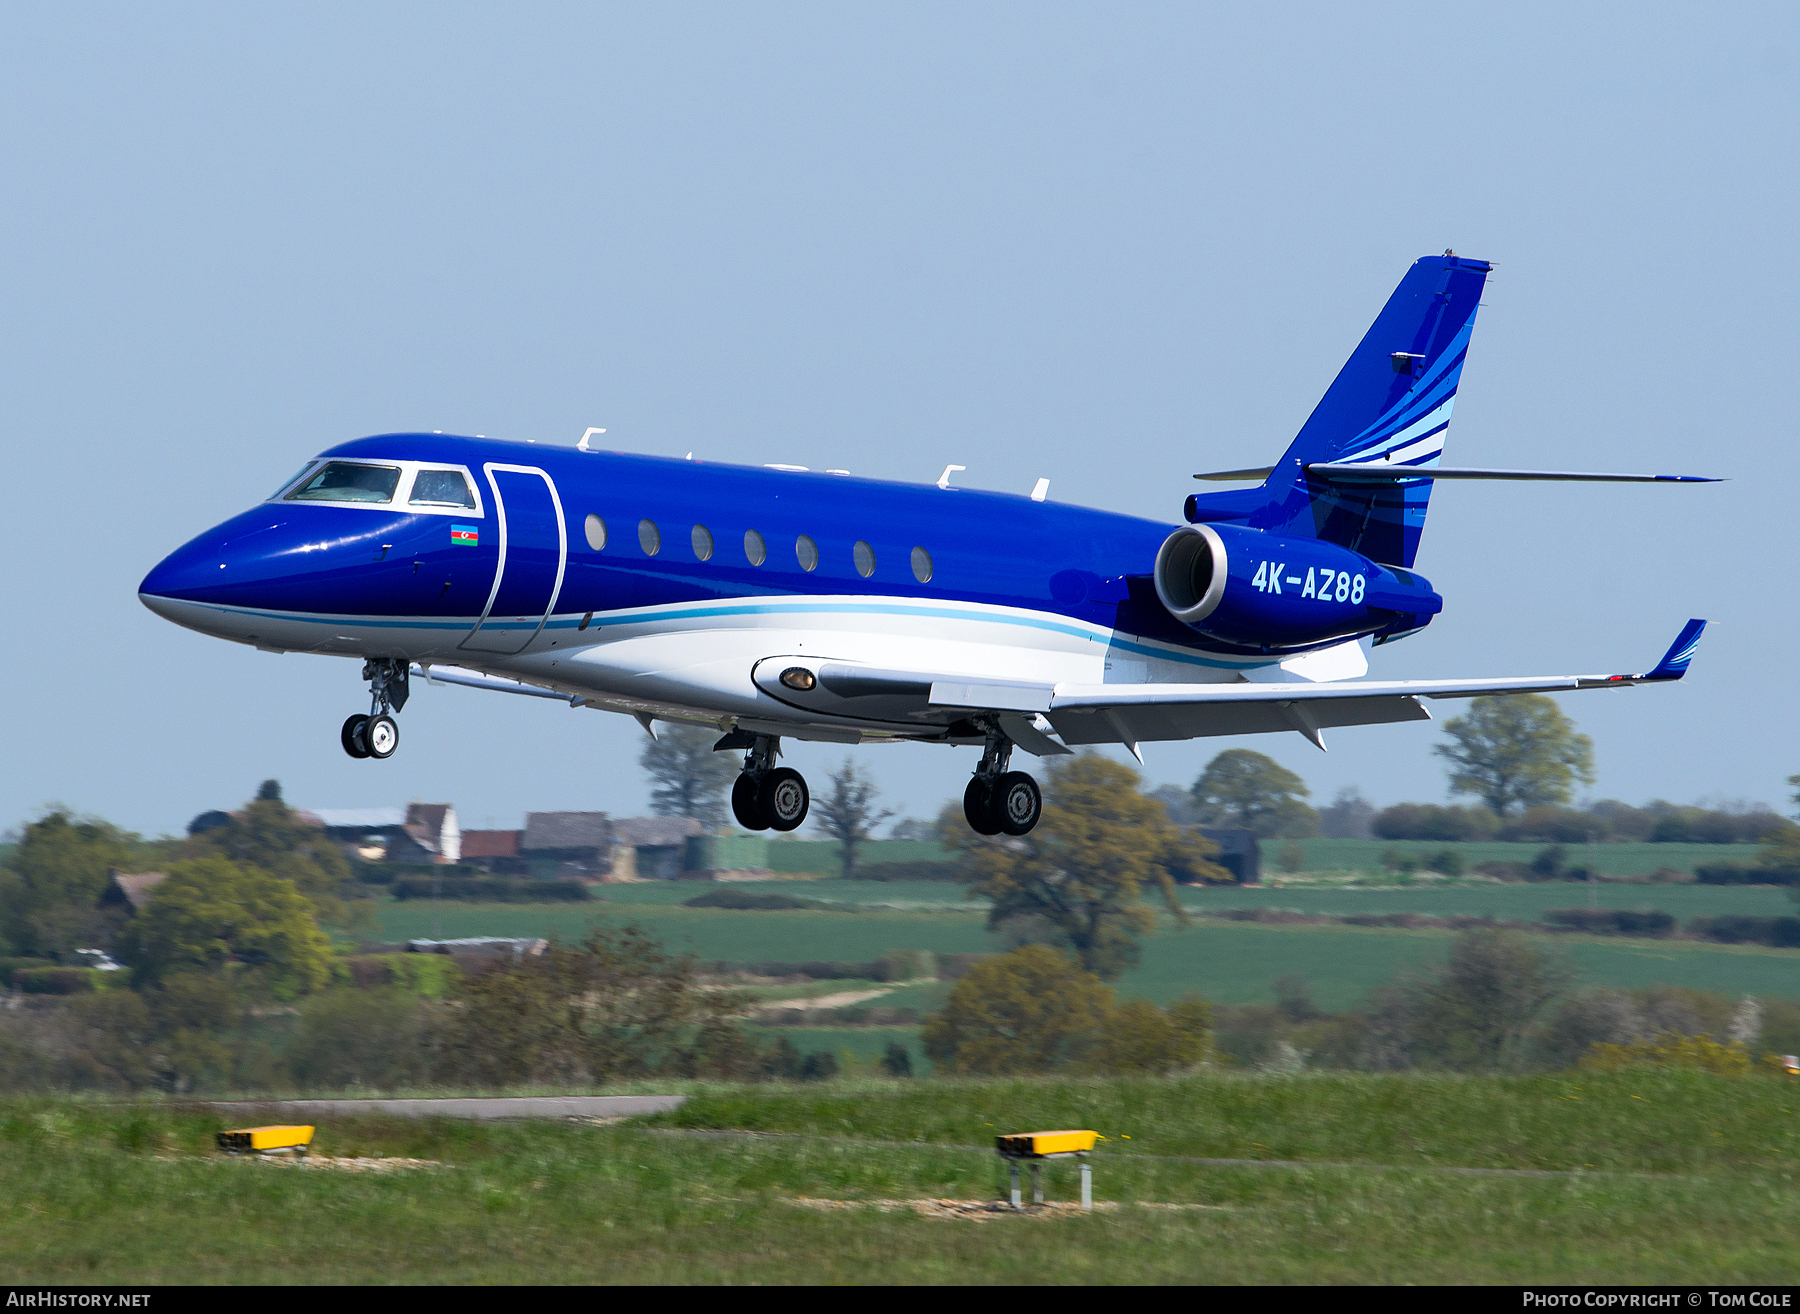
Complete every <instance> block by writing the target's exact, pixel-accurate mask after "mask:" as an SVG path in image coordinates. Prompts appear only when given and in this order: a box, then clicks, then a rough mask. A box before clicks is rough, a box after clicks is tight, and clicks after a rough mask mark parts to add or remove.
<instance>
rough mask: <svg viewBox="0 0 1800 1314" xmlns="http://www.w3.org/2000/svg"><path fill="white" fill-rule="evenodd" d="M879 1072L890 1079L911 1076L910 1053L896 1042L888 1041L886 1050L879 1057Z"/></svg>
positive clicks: (911, 1063)
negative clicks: (885, 1074)
mask: <svg viewBox="0 0 1800 1314" xmlns="http://www.w3.org/2000/svg"><path fill="white" fill-rule="evenodd" d="M881 1070H882V1071H883V1072H885V1073H887V1074H888V1076H890V1077H910V1076H912V1074H913V1061H912V1051H911V1050H909V1049H907V1047H906V1046H905V1045H902V1044H901V1043H900V1042H899V1041H897V1040H890V1041H888V1046H887V1049H886V1051H885V1052H883V1054H882V1056H881Z"/></svg>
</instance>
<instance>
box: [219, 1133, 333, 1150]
mask: <svg viewBox="0 0 1800 1314" xmlns="http://www.w3.org/2000/svg"><path fill="white" fill-rule="evenodd" d="M314 1130H315V1128H312V1127H243V1128H240V1129H239V1130H237V1131H222V1132H220V1133H219V1148H220V1149H221V1150H223V1151H225V1153H227V1154H266V1153H268V1152H269V1151H270V1150H292V1151H293V1152H294V1153H295V1154H305V1153H306V1147H307V1146H309V1145H311V1144H312V1138H313V1132H314Z"/></svg>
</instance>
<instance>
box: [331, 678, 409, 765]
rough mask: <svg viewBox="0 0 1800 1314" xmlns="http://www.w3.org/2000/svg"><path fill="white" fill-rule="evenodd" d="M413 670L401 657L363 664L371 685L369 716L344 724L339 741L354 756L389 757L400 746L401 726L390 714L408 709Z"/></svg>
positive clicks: (354, 718)
mask: <svg viewBox="0 0 1800 1314" xmlns="http://www.w3.org/2000/svg"><path fill="white" fill-rule="evenodd" d="M410 675H411V668H410V667H409V666H408V665H407V663H406V662H405V661H403V660H401V659H400V658H398V657H371V658H369V660H368V661H366V662H364V663H363V672H362V678H363V679H365V680H367V681H368V682H369V714H368V715H367V716H353V717H351V718H350V719H349V720H347V721H345V722H344V728H343V730H342V731H341V732H340V733H339V735H338V738H339V741H340V742H341V743H342V744H343V745H344V751H345V752H346V753H348V754H350V756H351V757H374V758H389V757H392V756H393V755H394V750H395V749H396V748H398V747H400V727H399V726H398V725H396V724H395V723H394V718H393V717H392V716H391V715H389V713H390V712H398V711H399V710H400V709H401V708H403V707H405V706H406V697H407V694H408V692H409V690H408V683H409V678H410Z"/></svg>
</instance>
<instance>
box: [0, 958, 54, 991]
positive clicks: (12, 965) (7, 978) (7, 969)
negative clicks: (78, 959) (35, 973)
mask: <svg viewBox="0 0 1800 1314" xmlns="http://www.w3.org/2000/svg"><path fill="white" fill-rule="evenodd" d="M55 966H56V960H55V959H54V958H0V985H6V986H9V985H11V984H12V983H13V973H14V972H18V971H29V970H30V969H32V968H34V967H55Z"/></svg>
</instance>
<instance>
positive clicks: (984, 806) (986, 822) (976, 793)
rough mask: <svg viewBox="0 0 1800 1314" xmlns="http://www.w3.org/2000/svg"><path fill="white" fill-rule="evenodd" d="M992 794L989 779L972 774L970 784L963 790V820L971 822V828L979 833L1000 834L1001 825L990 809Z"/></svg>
mask: <svg viewBox="0 0 1800 1314" xmlns="http://www.w3.org/2000/svg"><path fill="white" fill-rule="evenodd" d="M991 798H992V795H991V794H990V793H989V792H988V787H987V781H985V780H983V779H982V778H981V777H980V776H971V777H970V778H969V783H968V786H967V787H966V788H965V789H964V790H963V820H964V821H967V822H968V823H969V829H970V830H972V831H974V832H975V833H976V834H977V835H998V834H999V833H1000V827H999V826H998V825H997V824H996V823H995V821H994V818H993V817H992V815H990V813H989V810H988V803H989V801H990V799H991Z"/></svg>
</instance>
